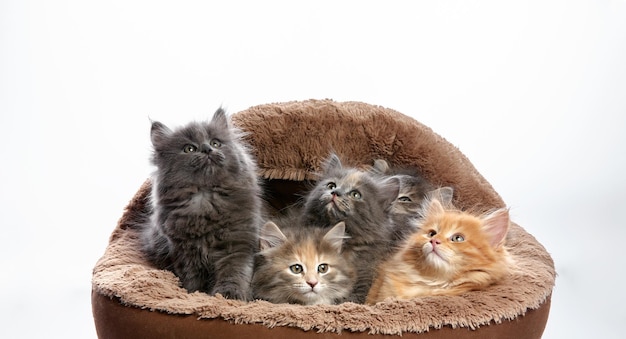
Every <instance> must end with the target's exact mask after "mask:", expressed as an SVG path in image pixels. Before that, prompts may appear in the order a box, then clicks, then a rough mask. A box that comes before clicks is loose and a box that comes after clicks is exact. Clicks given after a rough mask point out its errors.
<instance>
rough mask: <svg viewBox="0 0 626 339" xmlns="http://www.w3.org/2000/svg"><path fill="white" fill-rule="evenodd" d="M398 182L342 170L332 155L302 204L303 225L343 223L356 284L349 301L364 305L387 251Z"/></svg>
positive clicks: (347, 251)
mask: <svg viewBox="0 0 626 339" xmlns="http://www.w3.org/2000/svg"><path fill="white" fill-rule="evenodd" d="M398 189H399V183H398V181H397V179H395V178H390V179H388V180H380V178H378V177H376V176H374V175H372V174H371V173H368V172H365V171H361V170H358V169H355V168H350V167H344V166H342V164H341V160H340V159H339V157H337V155H335V154H332V155H331V156H330V157H329V158H328V159H327V160H326V162H325V163H324V166H323V172H322V173H321V176H320V179H319V180H318V181H317V184H316V186H315V187H314V188H313V189H312V190H311V191H310V192H309V193H308V195H307V196H306V197H305V200H304V207H303V214H304V215H303V218H304V221H303V224H304V225H307V226H315V227H322V228H329V227H332V226H333V225H335V224H337V223H338V222H341V221H343V222H345V227H346V233H347V234H348V236H349V237H350V238H349V239H347V241H346V244H345V248H344V251H345V252H346V253H347V254H349V255H351V256H352V257H353V260H354V261H353V262H354V265H355V267H356V270H357V282H356V284H355V285H354V288H353V291H352V294H351V297H350V298H349V301H353V302H357V303H363V302H364V301H365V297H366V295H367V291H368V290H369V288H370V285H371V283H372V281H373V277H374V274H375V268H376V265H377V263H378V262H379V261H380V260H381V259H382V258H383V257H385V255H386V254H388V253H389V251H390V242H391V232H392V231H393V230H392V227H391V220H390V218H389V215H388V213H387V211H386V209H387V208H388V207H389V206H390V204H391V202H392V201H393V200H395V199H396V197H397V196H398Z"/></svg>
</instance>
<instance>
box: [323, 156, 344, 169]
mask: <svg viewBox="0 0 626 339" xmlns="http://www.w3.org/2000/svg"><path fill="white" fill-rule="evenodd" d="M341 168H342V165H341V159H339V157H338V156H337V154H335V153H331V154H330V156H329V157H328V159H326V161H324V164H323V165H322V169H323V170H324V172H329V171H330V170H332V169H341Z"/></svg>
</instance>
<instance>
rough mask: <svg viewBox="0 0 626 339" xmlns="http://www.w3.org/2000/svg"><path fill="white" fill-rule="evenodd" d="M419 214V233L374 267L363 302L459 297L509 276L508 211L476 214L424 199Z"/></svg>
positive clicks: (434, 199) (501, 210) (504, 209)
mask: <svg viewBox="0 0 626 339" xmlns="http://www.w3.org/2000/svg"><path fill="white" fill-rule="evenodd" d="M422 213H423V214H424V215H423V216H424V218H423V219H422V221H421V225H420V228H419V230H418V231H416V232H415V233H414V234H413V235H411V236H410V237H409V238H408V239H407V240H406V241H405V243H404V244H403V245H402V247H401V248H400V250H399V251H398V252H397V253H395V254H394V255H393V256H392V257H391V258H390V259H389V260H387V261H385V262H383V263H382V264H381V265H380V266H379V269H378V275H377V279H376V280H375V282H374V284H373V285H372V288H371V289H370V291H369V293H368V296H367V303H368V304H375V303H377V302H380V301H383V300H385V299H386V298H389V297H395V298H398V299H410V298H414V297H418V296H433V295H458V294H462V293H464V292H468V291H471V290H478V289H482V288H485V287H487V286H489V285H491V284H493V283H496V282H497V281H499V280H500V279H502V278H503V277H505V276H506V275H507V274H508V273H509V268H510V257H509V255H508V253H507V251H506V248H505V247H504V242H505V238H506V234H507V232H508V229H509V224H510V220H509V212H508V209H506V208H503V209H499V210H496V211H494V212H492V213H489V214H486V215H482V216H475V215H473V214H471V213H468V212H462V211H458V210H455V209H452V208H447V207H444V205H442V203H441V202H440V201H439V200H438V199H437V198H429V199H427V200H425V201H424V208H423V212H422Z"/></svg>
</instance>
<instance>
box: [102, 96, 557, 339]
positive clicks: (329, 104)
mask: <svg viewBox="0 0 626 339" xmlns="http://www.w3.org/2000/svg"><path fill="white" fill-rule="evenodd" d="M232 121H233V123H234V125H236V126H237V127H239V128H240V129H242V130H244V131H245V132H247V133H248V135H247V137H246V138H247V142H248V143H249V144H250V145H251V146H252V149H253V152H254V155H255V156H256V159H257V162H258V165H259V168H260V173H259V175H260V176H261V177H262V178H263V181H264V188H265V194H266V196H265V197H266V199H267V200H268V202H269V203H270V204H271V205H272V206H273V207H274V208H276V209H280V208H283V207H284V206H287V205H289V204H291V203H293V202H295V201H296V200H297V199H298V198H299V197H301V195H302V194H303V193H305V192H306V190H307V187H310V185H307V181H308V180H314V179H315V172H317V171H319V170H320V164H321V163H322V161H323V160H324V159H325V158H326V157H327V156H328V154H329V153H330V151H335V152H336V153H337V154H339V155H340V156H341V157H342V160H344V162H345V164H346V165H352V166H364V165H371V164H372V163H373V160H374V159H385V160H387V161H388V162H389V164H391V165H396V166H413V167H415V168H417V169H419V171H420V172H421V173H422V175H423V176H424V177H425V178H426V179H427V180H429V181H430V182H431V183H433V184H435V185H440V186H451V187H453V188H454V203H455V204H456V205H457V206H458V207H459V208H461V209H470V208H471V209H473V210H476V209H484V210H487V209H491V208H499V207H503V206H504V205H505V204H504V202H503V201H502V199H501V198H500V196H499V195H498V194H497V193H496V192H495V191H494V189H493V188H492V187H491V185H490V184H489V183H488V182H487V181H486V180H485V179H484V178H483V177H482V176H481V175H480V174H479V173H478V172H477V171H476V169H475V168H474V167H473V165H472V164H471V163H470V161H469V160H468V159H467V158H466V157H465V156H464V155H463V154H462V153H461V152H460V151H459V150H458V149H457V148H455V147H454V146H452V145H451V144H450V143H449V142H447V141H446V140H445V139H443V138H442V137H440V136H439V135H437V134H436V133H434V132H433V131H432V130H431V129H430V128H428V127H426V126H424V125H423V124H421V123H419V122H417V121H416V120H414V119H412V118H410V117H407V116H405V115H403V114H400V113H398V112H396V111H393V110H391V109H387V108H383V107H380V106H373V105H368V104H364V103H359V102H335V101H332V100H309V101H304V102H288V103H279V104H268V105H260V106H256V107H252V108H249V109H247V110H245V111H242V112H239V113H237V114H234V115H233V116H232ZM150 187H151V184H150V181H149V180H148V181H146V183H145V184H144V185H143V186H142V187H140V188H139V191H138V192H137V193H136V195H135V196H134V198H132V200H131V201H130V203H129V205H128V206H127V208H126V210H125V212H124V214H123V215H122V217H121V219H120V221H119V223H118V225H117V227H116V228H115V230H114V231H113V234H112V235H111V237H110V242H109V245H108V247H107V249H106V251H105V253H104V255H103V256H102V258H101V259H100V260H99V261H98V262H97V264H96V266H95V268H94V270H93V280H92V284H93V289H92V308H93V316H94V320H95V325H96V330H97V333H98V336H99V337H101V338H222V337H223V338H226V337H228V338H248V337H249V338H300V337H307V338H320V337H324V338H330V337H339V336H344V337H350V338H352V337H367V338H382V337H394V336H396V337H397V336H398V335H402V336H403V337H408V338H413V337H418V338H540V337H541V335H542V333H543V330H544V328H545V325H546V322H547V319H548V313H549V309H550V296H551V293H552V288H553V286H554V281H555V270H554V263H553V261H552V259H551V257H550V255H549V254H548V253H547V252H546V250H545V249H544V247H543V246H542V245H541V244H539V243H538V242H537V240H536V239H535V238H534V237H533V236H531V235H530V234H528V233H527V232H526V231H524V229H523V228H522V227H520V226H518V225H516V224H512V225H511V228H510V230H509V234H508V237H507V246H508V247H509V248H510V254H511V255H512V256H513V258H514V260H515V262H516V264H517V265H518V268H519V270H517V272H516V273H515V274H513V275H512V276H510V277H508V278H506V279H505V280H503V281H501V282H500V283H498V284H496V285H492V286H490V287H489V288H487V289H484V290H481V291H473V292H468V293H465V294H463V295H460V296H454V297H449V296H447V297H422V298H415V299H412V300H402V301H400V300H387V301H385V302H381V303H378V304H376V305H372V306H370V305H361V304H354V303H343V304H340V305H315V306H299V305H291V304H272V303H269V302H266V301H253V302H242V301H238V300H228V299H224V298H222V297H221V296H210V295H207V294H205V293H201V292H195V293H187V291H186V290H184V289H183V288H181V287H179V284H178V279H177V278H176V276H175V275H174V274H173V273H171V272H169V271H164V270H158V269H156V268H154V266H152V265H151V264H150V263H149V262H147V261H146V259H145V258H144V257H143V256H142V254H141V252H140V250H139V249H140V244H139V238H138V230H137V228H136V226H133V225H135V224H136V223H135V221H136V220H139V219H141V218H142V217H143V216H145V215H146V213H148V210H147V207H148V202H147V196H148V194H149V192H150Z"/></svg>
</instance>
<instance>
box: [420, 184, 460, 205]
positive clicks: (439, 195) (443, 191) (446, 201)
mask: <svg viewBox="0 0 626 339" xmlns="http://www.w3.org/2000/svg"><path fill="white" fill-rule="evenodd" d="M453 194H454V190H453V189H452V187H448V186H444V187H439V188H437V189H434V190H432V191H430V192H428V193H426V197H427V199H429V200H432V199H437V200H439V202H440V203H441V205H442V206H450V205H452V196H453Z"/></svg>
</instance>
